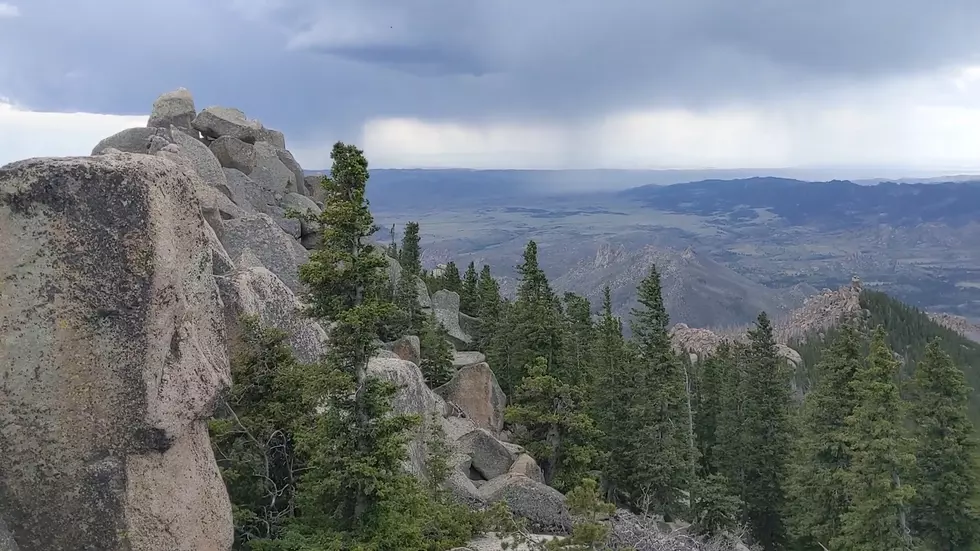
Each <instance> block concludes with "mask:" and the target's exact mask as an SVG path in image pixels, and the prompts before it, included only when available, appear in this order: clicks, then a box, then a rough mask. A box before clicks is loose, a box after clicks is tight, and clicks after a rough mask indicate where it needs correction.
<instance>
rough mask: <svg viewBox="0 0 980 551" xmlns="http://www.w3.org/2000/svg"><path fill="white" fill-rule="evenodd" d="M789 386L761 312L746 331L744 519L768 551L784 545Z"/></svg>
mask: <svg viewBox="0 0 980 551" xmlns="http://www.w3.org/2000/svg"><path fill="white" fill-rule="evenodd" d="M790 389H791V385H790V372H789V369H788V368H787V366H786V362H785V360H783V359H782V358H780V357H779V356H778V354H777V353H776V341H775V338H774V337H773V330H772V323H771V322H770V321H769V317H768V316H767V315H766V313H765V312H762V313H761V314H759V318H758V320H757V321H756V326H755V328H753V329H752V330H750V331H749V348H748V351H747V357H746V365H745V375H744V390H743V393H744V396H745V403H744V405H743V411H744V413H743V415H742V438H741V440H742V450H741V453H742V456H741V461H742V462H743V463H744V466H743V469H744V480H743V481H742V484H743V486H742V501H744V502H745V516H746V520H747V523H748V526H749V529H750V531H751V533H752V536H753V538H754V539H755V540H756V541H757V542H758V543H759V544H760V545H761V546H762V548H763V549H765V550H767V551H770V550H776V549H782V548H783V547H784V545H785V543H786V529H785V526H784V521H783V514H784V509H785V505H786V494H785V488H784V485H785V479H786V475H787V474H788V473H787V460H788V458H789V455H790V453H791V448H790V445H791V443H792V440H791V435H792V418H791V411H790V407H791V400H792V398H791V394H790V392H791V390H790Z"/></svg>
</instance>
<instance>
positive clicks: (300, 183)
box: [270, 144, 316, 204]
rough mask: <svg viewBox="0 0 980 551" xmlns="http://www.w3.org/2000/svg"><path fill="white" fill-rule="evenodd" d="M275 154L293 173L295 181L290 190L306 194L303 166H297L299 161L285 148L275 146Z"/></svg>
mask: <svg viewBox="0 0 980 551" xmlns="http://www.w3.org/2000/svg"><path fill="white" fill-rule="evenodd" d="M270 145H271V144H270ZM273 147H275V146H273ZM276 156H277V157H279V161H280V162H281V163H282V164H283V166H285V167H286V168H288V169H289V171H290V172H292V173H293V177H294V178H295V181H294V182H293V189H292V190H291V191H293V192H295V193H299V194H301V195H304V196H306V185H305V184H306V174H305V173H304V172H303V167H301V166H299V163H298V162H296V158H295V157H293V154H292V153H290V152H289V151H286V149H285V148H282V147H276ZM311 202H312V199H311ZM314 204H316V203H314Z"/></svg>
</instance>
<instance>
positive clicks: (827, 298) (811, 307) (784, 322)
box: [775, 276, 862, 342]
mask: <svg viewBox="0 0 980 551" xmlns="http://www.w3.org/2000/svg"><path fill="white" fill-rule="evenodd" d="M861 289H862V285H861V280H860V279H859V278H857V277H856V276H855V277H853V278H852V279H851V283H850V284H849V285H844V286H842V287H840V288H839V289H837V290H834V291H831V290H829V289H828V290H825V291H824V292H823V293H820V294H819V295H813V296H810V297H808V298H807V299H806V300H805V301H804V302H803V306H801V307H800V308H797V309H796V310H793V311H792V312H790V314H789V315H788V316H786V317H785V318H780V319H778V320H776V323H775V333H776V339H777V340H778V341H779V342H787V341H789V340H790V339H805V338H807V337H810V336H813V335H815V334H818V333H819V332H821V331H824V330H826V329H829V328H831V327H834V326H835V325H837V324H838V323H840V321H841V320H842V319H845V318H847V317H850V316H853V315H855V314H857V313H860V311H861Z"/></svg>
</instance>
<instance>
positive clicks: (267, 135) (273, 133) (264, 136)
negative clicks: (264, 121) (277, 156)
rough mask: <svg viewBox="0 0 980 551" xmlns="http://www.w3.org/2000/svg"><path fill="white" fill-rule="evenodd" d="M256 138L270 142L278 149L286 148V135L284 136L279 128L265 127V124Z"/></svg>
mask: <svg viewBox="0 0 980 551" xmlns="http://www.w3.org/2000/svg"><path fill="white" fill-rule="evenodd" d="M256 140H257V141H260V142H267V143H270V144H272V145H274V146H276V147H277V148H278V149H286V136H284V135H283V133H282V132H280V131H278V130H273V129H271V128H265V127H264V126H263V127H262V130H260V131H259V134H258V137H257V138H256Z"/></svg>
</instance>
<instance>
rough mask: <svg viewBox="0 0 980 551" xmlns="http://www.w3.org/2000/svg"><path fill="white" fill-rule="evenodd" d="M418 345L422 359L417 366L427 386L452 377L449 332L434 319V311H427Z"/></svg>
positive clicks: (436, 384)
mask: <svg viewBox="0 0 980 551" xmlns="http://www.w3.org/2000/svg"><path fill="white" fill-rule="evenodd" d="M419 345H420V347H421V348H422V361H421V363H420V365H419V368H420V369H421V370H422V376H423V377H424V378H425V384H426V385H428V386H429V388H436V387H438V386H442V385H444V384H446V383H448V382H449V380H450V379H452V378H453V374H454V373H455V370H454V369H453V349H452V346H450V344H449V334H448V333H447V332H446V329H445V328H444V327H443V326H442V324H441V323H439V321H438V320H436V316H435V314H434V313H431V312H430V313H429V316H428V317H427V318H425V321H424V323H423V324H422V334H421V335H419Z"/></svg>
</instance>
